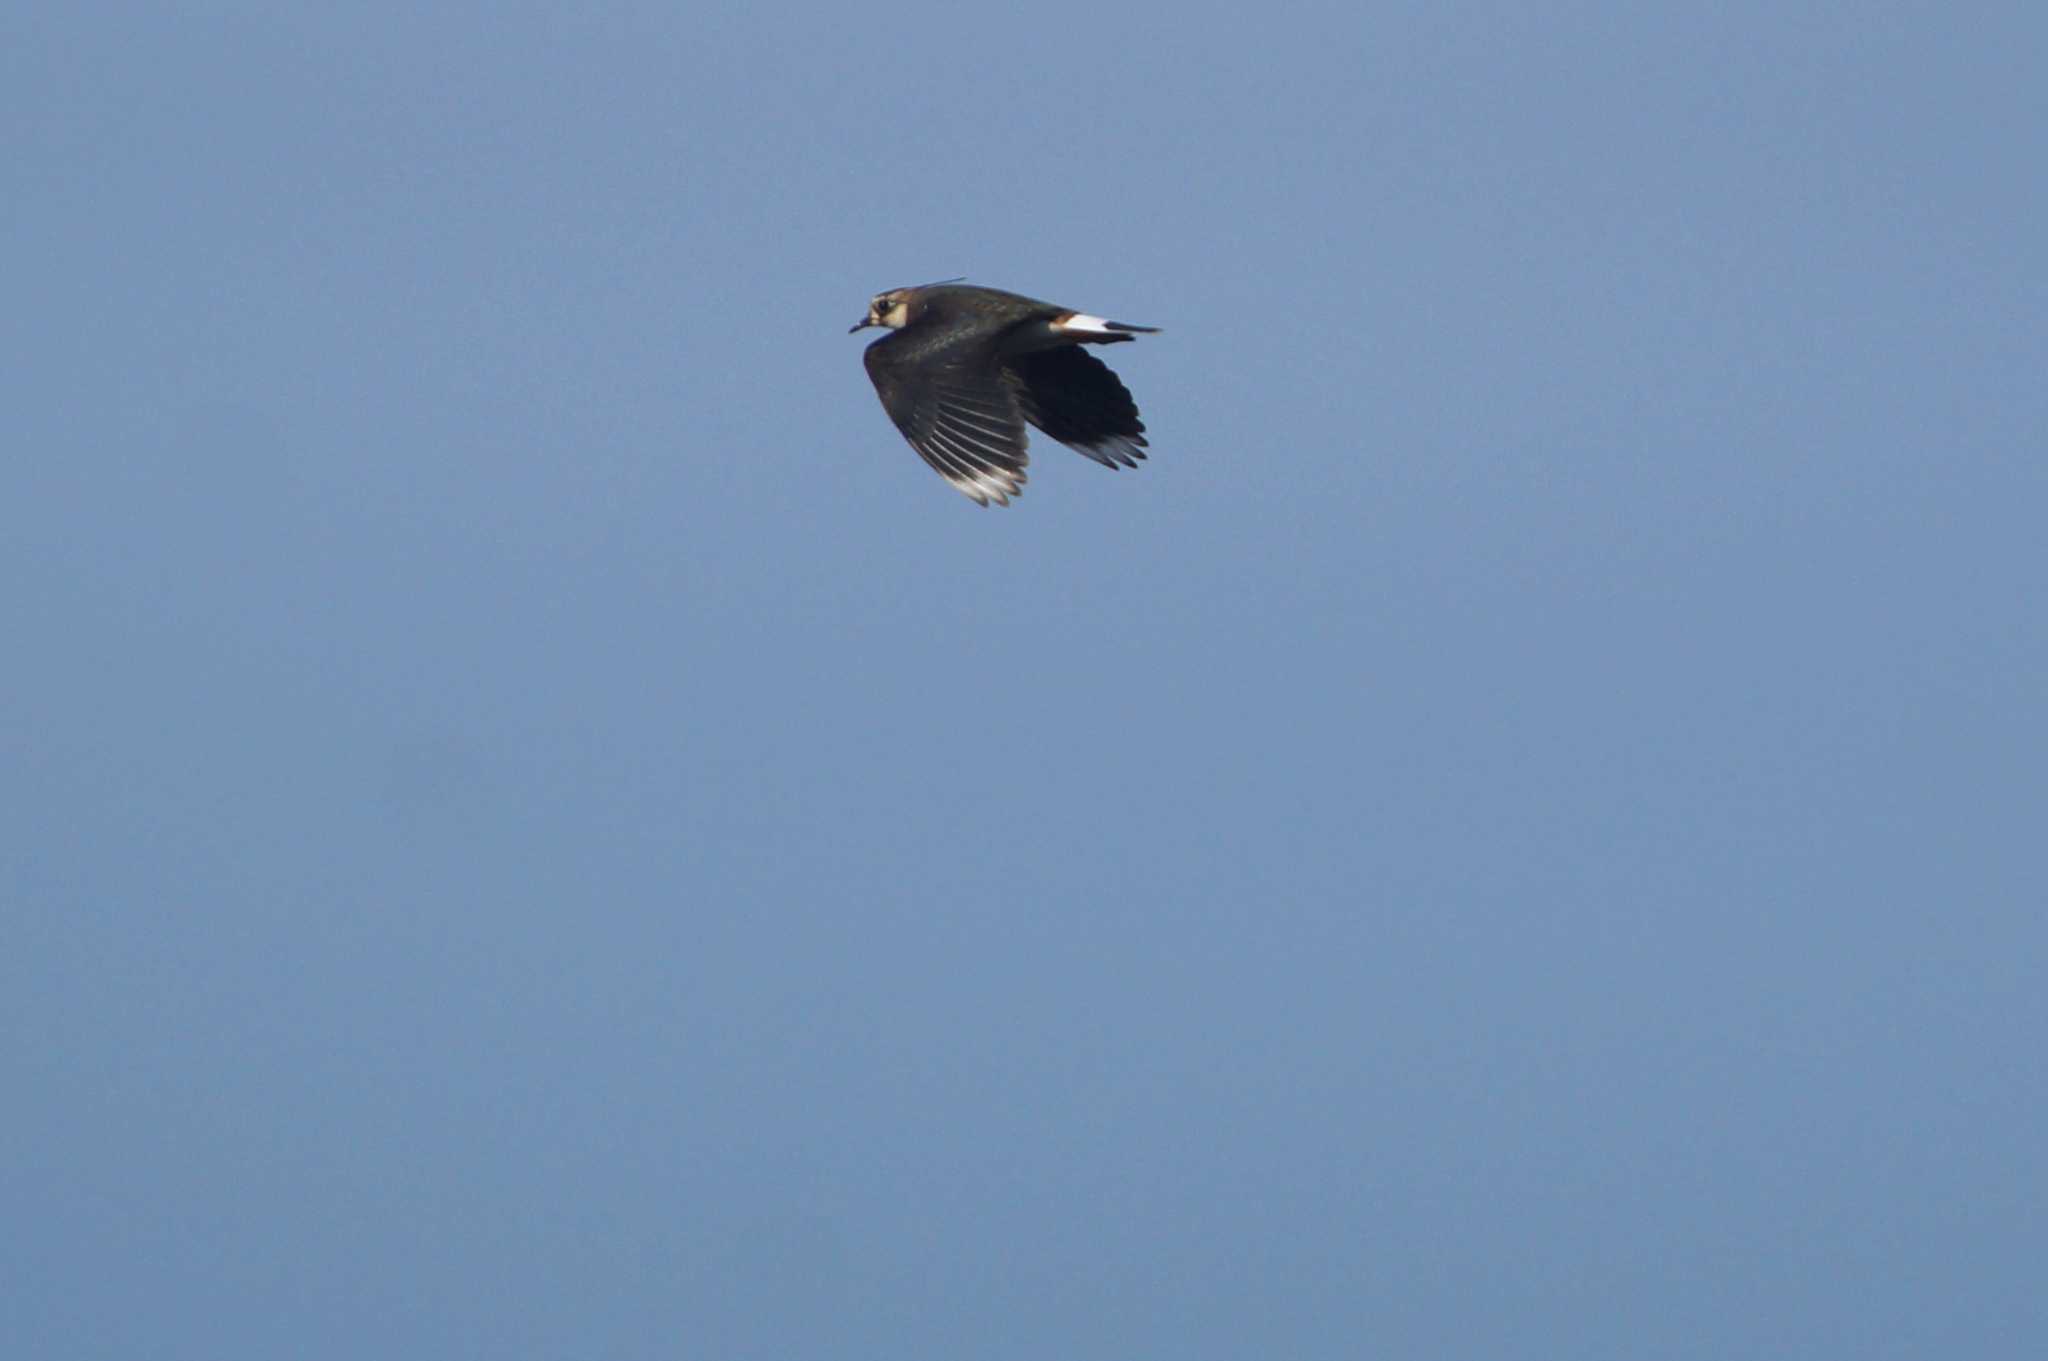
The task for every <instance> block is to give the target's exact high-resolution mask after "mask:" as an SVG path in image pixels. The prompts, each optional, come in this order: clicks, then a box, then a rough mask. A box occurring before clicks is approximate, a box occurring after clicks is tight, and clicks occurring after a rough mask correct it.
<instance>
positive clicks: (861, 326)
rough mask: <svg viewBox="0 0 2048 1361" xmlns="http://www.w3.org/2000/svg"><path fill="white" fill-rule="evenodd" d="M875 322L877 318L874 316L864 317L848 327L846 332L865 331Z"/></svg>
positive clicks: (849, 333)
mask: <svg viewBox="0 0 2048 1361" xmlns="http://www.w3.org/2000/svg"><path fill="white" fill-rule="evenodd" d="M874 324H875V319H874V318H873V317H862V318H861V319H860V320H859V321H856V322H855V323H854V324H853V325H851V326H849V327H847V328H846V334H848V335H852V334H853V333H854V332H855V331H865V330H867V329H868V327H870V326H873V325H874Z"/></svg>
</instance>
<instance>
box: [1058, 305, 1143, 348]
mask: <svg viewBox="0 0 2048 1361" xmlns="http://www.w3.org/2000/svg"><path fill="white" fill-rule="evenodd" d="M1052 328H1053V330H1055V331H1057V332H1059V333H1060V334H1061V335H1063V336H1065V337H1067V338H1068V339H1070V340H1079V341H1082V342H1084V343H1085V342H1093V343H1094V344H1097V345H1113V344H1115V343H1116V342H1117V341H1119V340H1129V339H1131V338H1132V337H1134V336H1140V335H1148V336H1149V335H1156V334H1158V332H1159V328H1158V327H1157V326H1133V325H1131V323H1129V322H1128V321H1105V320H1103V319H1102V318H1101V317H1091V316H1089V315H1088V314H1087V313H1086V312H1069V313H1067V314H1066V315H1065V316H1063V317H1055V318H1054V319H1053V323H1052Z"/></svg>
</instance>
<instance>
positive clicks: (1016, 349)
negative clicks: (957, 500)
mask: <svg viewBox="0 0 2048 1361" xmlns="http://www.w3.org/2000/svg"><path fill="white" fill-rule="evenodd" d="M870 326H880V327H884V328H886V329H887V330H888V331H889V334H888V335H886V336H883V337H882V338H881V339H880V340H877V341H876V342H875V343H874V344H872V345H870V346H868V348H867V354H866V355H865V356H864V362H865V363H866V365H867V370H868V377H869V378H870V379H872V380H873V381H874V384H875V392H876V394H877V395H878V396H880V397H881V399H882V409H883V410H884V411H886V412H888V413H889V419H890V420H892V421H894V422H895V423H896V428H897V429H898V430H901V431H902V432H903V438H904V439H906V440H908V441H910V447H911V448H913V449H915V450H917V452H918V455H919V457H921V458H923V459H924V461H925V462H926V463H929V464H930V465H931V466H932V468H933V470H934V471H935V472H937V473H938V474H939V476H941V477H943V478H945V479H946V481H947V482H949V483H951V484H952V486H953V489H954V490H955V491H957V492H959V493H960V494H961V495H963V496H966V497H967V498H968V499H969V500H972V501H974V502H976V503H977V504H980V505H983V506H986V505H988V504H990V503H991V502H993V503H994V504H996V505H999V506H1007V505H1009V504H1010V498H1011V497H1013V496H1021V495H1022V494H1023V491H1024V481H1025V477H1024V468H1025V465H1026V464H1027V463H1028V462H1029V461H1030V460H1029V457H1028V455H1027V454H1026V453H1025V436H1024V427H1025V425H1027V424H1029V425H1032V426H1035V427H1037V428H1038V429H1039V430H1041V431H1043V432H1044V433H1045V434H1046V435H1048V436H1050V437H1051V438H1053V439H1055V440H1058V441H1059V442H1060V443H1061V444H1064V445H1066V446H1067V447H1068V448H1069V449H1072V450H1074V451H1075V452H1076V453H1079V454H1085V455H1087V456H1088V457H1089V458H1092V459H1094V460H1095V461H1096V462H1097V463H1100V464H1102V465H1103V466H1104V467H1106V468H1110V469H1116V468H1119V467H1123V468H1135V467H1137V466H1138V461H1139V460H1140V459H1142V458H1144V457H1145V450H1146V448H1147V447H1148V446H1147V445H1146V443H1145V423H1144V422H1143V421H1141V420H1139V419H1138V407H1137V403H1135V402H1133V401H1132V400H1131V394H1130V390H1129V389H1128V388H1126V387H1125V386H1124V385H1123V382H1122V380H1121V379H1119V378H1118V377H1117V376H1116V374H1115V373H1113V372H1111V371H1110V368H1109V366H1108V365H1107V364H1105V363H1103V362H1102V361H1101V360H1100V359H1097V358H1096V357H1095V356H1094V355H1092V354H1089V353H1088V352H1087V351H1086V350H1084V349H1082V348H1081V347H1082V346H1083V345H1114V344H1117V343H1118V342H1120V341H1127V340H1134V339H1136V338H1137V337H1138V336H1140V335H1152V334H1156V333H1157V332H1158V330H1159V328H1158V327H1156V326H1133V325H1131V324H1130V323H1128V322H1122V321H1105V320H1104V319H1103V318H1101V317H1098V316H1092V315H1090V314H1088V313H1086V312H1077V311H1075V310H1074V309H1073V308H1071V307H1061V306H1059V305H1057V304H1055V303H1049V302H1040V301H1039V300H1038V299H1036V298H1027V297H1025V296H1024V295H1023V294H1021V293H1006V292H1004V291H1003V290H1001V289H999V288H979V287H974V286H971V285H967V284H963V283H962V282H961V281H960V280H958V279H948V280H946V281H944V282H943V283H936V284H920V285H918V286H916V287H914V288H892V289H890V290H889V291H888V292H886V293H877V294H876V295H875V296H874V298H873V300H872V301H870V302H869V303H868V314H867V316H866V317H864V318H862V319H861V320H860V321H859V322H857V323H855V324H854V326H853V327H852V328H851V329H849V330H848V331H847V334H848V335H852V334H853V333H854V332H855V331H863V330H866V329H867V328H868V327H870Z"/></svg>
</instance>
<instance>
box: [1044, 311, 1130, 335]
mask: <svg viewBox="0 0 2048 1361" xmlns="http://www.w3.org/2000/svg"><path fill="white" fill-rule="evenodd" d="M1057 325H1058V326H1059V329H1061V330H1062V331H1086V332H1087V333H1088V334H1090V335H1098V336H1108V335H1115V334H1117V333H1116V332H1115V331H1112V330H1111V329H1110V326H1109V323H1108V322H1106V321H1104V320H1103V319H1102V318H1101V317H1091V316H1089V315H1088V314H1087V313H1086V312H1076V313H1074V315H1073V316H1071V317H1068V318H1067V319H1066V320H1065V321H1062V322H1059V323H1057Z"/></svg>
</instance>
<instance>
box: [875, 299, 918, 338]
mask: <svg viewBox="0 0 2048 1361" xmlns="http://www.w3.org/2000/svg"><path fill="white" fill-rule="evenodd" d="M868 320H869V321H870V322H872V323H873V324H875V325H876V326H887V327H888V328H889V329H890V330H892V331H900V330H902V329H903V327H904V326H905V325H906V324H907V323H908V322H909V321H910V304H909V303H907V302H903V301H902V300H900V299H899V300H898V301H896V302H889V301H887V300H886V299H883V298H876V299H875V300H874V301H873V302H871V303H869V304H868Z"/></svg>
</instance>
